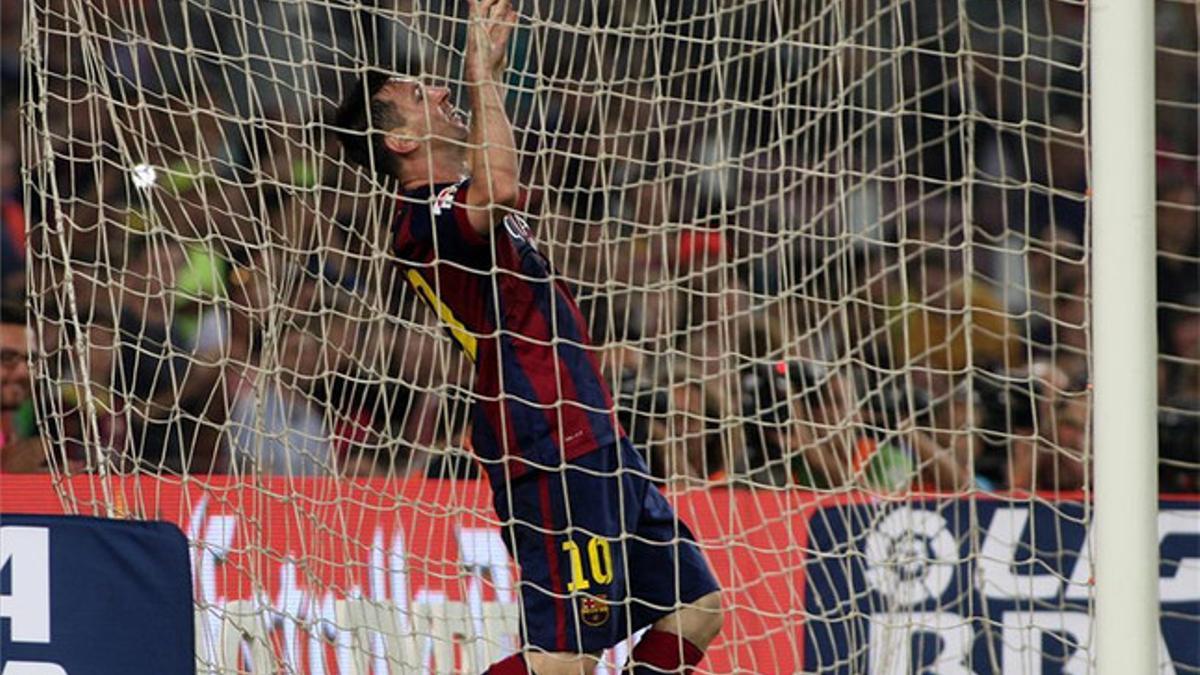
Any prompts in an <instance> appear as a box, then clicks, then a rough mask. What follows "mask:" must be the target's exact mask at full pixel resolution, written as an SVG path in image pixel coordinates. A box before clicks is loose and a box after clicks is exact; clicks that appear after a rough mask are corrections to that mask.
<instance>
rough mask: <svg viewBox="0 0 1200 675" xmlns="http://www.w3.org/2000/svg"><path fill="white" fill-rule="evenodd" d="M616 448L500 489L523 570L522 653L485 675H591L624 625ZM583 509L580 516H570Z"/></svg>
mask: <svg viewBox="0 0 1200 675" xmlns="http://www.w3.org/2000/svg"><path fill="white" fill-rule="evenodd" d="M606 453H607V455H610V456H611V455H614V454H615V453H614V451H613V449H612V448H606V449H601V450H598V451H597V452H596V453H594V454H595V455H596V456H594V457H588V458H587V459H586V460H583V463H582V464H574V463H572V464H570V465H567V466H566V467H563V469H562V470H561V471H558V472H549V471H544V472H536V473H534V474H531V475H529V476H526V477H523V478H521V479H518V480H517V481H515V482H511V483H508V484H506V485H497V486H495V490H496V494H495V495H494V503H495V507H496V513H497V515H498V516H500V518H501V519H502V520H503V521H506V525H505V527H504V539H505V545H506V547H507V548H508V550H509V553H510V554H511V555H512V556H513V558H514V559H515V560H516V562H517V565H518V566H519V567H520V570H521V579H520V586H519V588H520V594H521V623H522V634H523V635H522V637H523V642H524V649H523V651H522V653H521V654H520V655H516V656H513V657H510V658H509V659H506V660H504V661H501V662H500V663H497V664H495V665H494V666H492V668H490V669H489V670H488V671H487V673H488V675H523V673H536V675H559V674H562V675H566V674H568V673H569V674H570V675H578V674H580V673H583V674H585V675H590V673H592V671H593V670H594V669H595V667H596V664H597V663H598V662H599V656H600V653H601V651H603V650H604V649H605V648H607V647H610V646H612V645H614V644H616V643H617V642H620V640H621V637H622V634H623V628H624V626H625V625H626V621H625V618H624V611H623V607H622V605H621V604H620V601H621V599H623V598H624V596H625V576H624V568H625V565H624V558H623V556H622V552H621V550H620V548H619V546H617V545H614V542H616V541H619V537H620V533H621V532H622V529H623V527H624V526H623V525H622V523H621V521H620V515H619V513H620V508H619V497H618V495H619V491H618V489H617V488H616V487H615V485H616V482H617V480H618V479H617V478H615V477H613V476H605V475H604V474H605V472H606V471H611V468H606V467H613V466H615V464H616V462H615V460H609V461H607V462H605V461H604V457H605V454H606ZM573 506H579V507H580V508H572V507H573Z"/></svg>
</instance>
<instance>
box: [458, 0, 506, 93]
mask: <svg viewBox="0 0 1200 675" xmlns="http://www.w3.org/2000/svg"><path fill="white" fill-rule="evenodd" d="M468 1H469V2H470V3H471V14H470V21H471V23H470V25H469V26H468V27H467V55H466V76H467V81H468V82H483V81H485V80H488V79H490V78H494V79H499V77H498V76H499V75H500V74H501V73H503V72H504V68H505V65H506V63H505V61H506V59H507V55H508V38H509V36H510V35H512V29H513V26H515V25H516V23H517V12H516V10H515V9H513V8H512V6H511V5H510V4H509V0H468Z"/></svg>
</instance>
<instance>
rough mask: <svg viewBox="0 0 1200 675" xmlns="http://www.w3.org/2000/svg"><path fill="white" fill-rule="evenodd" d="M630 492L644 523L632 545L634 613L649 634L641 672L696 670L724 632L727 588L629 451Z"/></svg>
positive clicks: (634, 529) (637, 654) (640, 654)
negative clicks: (641, 475) (642, 476)
mask: <svg viewBox="0 0 1200 675" xmlns="http://www.w3.org/2000/svg"><path fill="white" fill-rule="evenodd" d="M622 458H623V460H624V461H625V463H626V465H627V466H628V467H629V468H630V474H629V476H630V477H629V479H628V480H627V481H626V485H627V488H626V490H627V492H629V493H630V496H631V497H634V498H636V500H637V502H636V507H635V508H634V507H631V508H629V509H628V510H630V511H636V513H637V520H636V522H635V523H634V524H633V525H632V526H631V527H630V530H631V534H633V535H634V536H633V537H631V538H630V539H629V540H628V544H627V546H626V556H627V558H628V564H629V596H630V603H631V605H630V614H631V620H632V625H633V628H634V629H635V630H636V629H638V628H641V627H644V626H650V629H649V630H647V631H646V632H645V633H643V634H642V637H641V639H640V640H639V641H638V644H637V645H636V646H635V647H634V649H633V653H631V654H630V663H631V664H633V666H634V668H633V672H634V674H635V675H651V674H661V673H676V672H683V673H690V672H692V670H693V669H694V668H695V667H696V665H697V664H699V663H700V661H701V660H702V659H703V658H704V652H705V651H706V650H707V649H708V646H709V644H711V643H712V641H713V639H715V638H716V636H717V634H718V633H720V631H721V626H722V624H723V623H724V608H723V606H722V603H721V593H720V586H719V585H718V584H717V580H716V577H715V576H714V575H713V573H712V569H711V568H710V567H709V565H708V560H706V559H705V557H704V553H703V552H702V551H701V550H700V547H699V545H697V544H696V541H695V537H694V536H693V535H692V532H691V530H690V529H689V528H688V526H687V525H686V524H684V523H683V522H682V521H681V520H679V518H678V517H677V516H676V515H675V512H674V510H673V509H672V508H671V505H670V504H669V503H668V502H667V500H666V498H665V497H663V495H662V493H660V492H659V491H658V489H657V488H656V487H655V486H653V485H650V484H649V483H648V481H646V480H643V479H639V478H638V474H639V473H642V472H644V471H645V465H644V463H643V462H642V461H641V456H640V455H638V454H637V451H636V450H635V449H633V447H632V446H627V447H626V451H625V452H624V453H623V456H622Z"/></svg>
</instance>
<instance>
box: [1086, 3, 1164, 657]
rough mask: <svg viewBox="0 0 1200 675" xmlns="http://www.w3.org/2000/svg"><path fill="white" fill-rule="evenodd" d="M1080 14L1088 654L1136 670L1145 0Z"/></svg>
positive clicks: (1151, 585) (1143, 640)
mask: <svg viewBox="0 0 1200 675" xmlns="http://www.w3.org/2000/svg"><path fill="white" fill-rule="evenodd" d="M1090 18H1091V23H1090V27H1091V59H1092V60H1091V100H1092V110H1091V121H1092V133H1091V138H1090V141H1091V153H1092V161H1091V167H1092V175H1091V184H1092V203H1093V205H1094V206H1093V214H1092V245H1093V267H1092V278H1093V280H1094V282H1093V283H1094V285H1093V302H1094V305H1093V315H1094V317H1095V328H1094V331H1093V346H1092V348H1093V356H1092V363H1093V368H1094V369H1095V376H1094V389H1093V396H1094V401H1093V406H1094V408H1093V411H1094V412H1093V414H1094V419H1095V448H1096V493H1095V505H1096V515H1095V519H1096V561H1095V567H1096V643H1095V644H1096V654H1097V656H1096V666H1097V672H1099V673H1101V674H1102V675H1103V674H1106V673H1111V674H1114V675H1115V674H1116V673H1130V672H1147V673H1148V672H1153V671H1154V670H1155V669H1156V668H1157V666H1158V661H1159V655H1158V645H1157V642H1158V641H1157V639H1156V638H1155V633H1156V632H1157V631H1158V622H1159V605H1158V602H1157V595H1158V594H1157V593H1156V589H1157V587H1158V566H1159V555H1158V548H1159V547H1158V542H1159V536H1158V528H1157V511H1158V489H1157V486H1158V476H1157V466H1158V453H1157V448H1158V434H1157V426H1158V424H1157V413H1156V410H1157V399H1158V394H1157V387H1156V377H1157V369H1156V368H1155V360H1156V352H1157V338H1156V322H1155V300H1156V285H1155V270H1156V266H1155V255H1154V254H1155V236H1154V235H1155V233H1156V230H1155V227H1154V186H1155V165H1154V100H1155V99H1154V86H1153V82H1152V80H1151V78H1149V77H1148V76H1147V73H1152V72H1154V6H1153V4H1151V3H1145V2H1096V3H1092V5H1091V7H1090ZM1130 448H1146V449H1147V450H1146V452H1133V453H1131V452H1129V449H1130Z"/></svg>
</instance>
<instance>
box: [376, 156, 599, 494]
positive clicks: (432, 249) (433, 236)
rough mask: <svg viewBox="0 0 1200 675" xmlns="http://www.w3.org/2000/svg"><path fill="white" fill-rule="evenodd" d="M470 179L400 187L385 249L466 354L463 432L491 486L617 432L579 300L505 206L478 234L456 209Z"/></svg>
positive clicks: (525, 226)
mask: <svg viewBox="0 0 1200 675" xmlns="http://www.w3.org/2000/svg"><path fill="white" fill-rule="evenodd" d="M470 189H471V184H470V179H469V178H468V179H463V180H462V181H460V182H458V183H454V184H443V185H431V186H426V187H422V188H418V189H415V190H412V191H409V192H406V193H405V194H404V195H403V196H402V198H401V200H400V204H399V208H398V212H397V215H396V220H395V225H394V231H393V235H394V239H393V250H394V252H395V254H396V255H397V257H399V258H400V260H401V262H402V263H403V265H404V267H405V274H406V276H407V278H408V281H409V283H410V284H411V285H412V286H413V288H414V289H415V290H416V291H417V294H418V295H419V296H420V297H421V298H422V299H423V300H424V301H425V302H426V303H427V304H428V305H429V306H430V308H432V310H433V312H434V314H435V315H436V316H437V317H438V320H439V322H440V323H441V324H442V326H443V327H444V328H445V329H446V331H447V332H448V333H449V335H450V337H451V338H452V339H453V341H454V342H455V343H456V344H457V345H458V347H459V348H460V349H462V351H463V353H464V354H465V355H466V356H467V358H469V359H471V361H473V362H474V364H475V392H474V394H475V396H474V398H475V401H474V406H473V410H472V417H471V419H472V436H471V442H472V445H473V446H474V450H475V453H476V455H477V456H478V457H479V458H480V459H481V460H482V461H483V464H484V467H485V470H486V471H487V473H488V476H489V478H490V479H491V480H492V482H493V484H495V483H497V482H499V481H502V480H506V479H512V478H517V477H519V476H521V475H524V474H526V473H528V472H529V471H530V470H532V469H539V468H554V467H558V466H560V465H561V464H562V462H564V461H567V460H572V459H575V458H577V457H580V456H583V455H585V454H587V453H588V452H591V451H592V450H595V449H597V448H600V447H604V446H606V445H609V444H612V443H615V442H616V441H617V440H618V439H619V437H620V436H621V435H622V434H623V432H621V430H620V426H619V424H618V423H617V421H616V416H615V413H614V409H613V402H612V394H611V393H610V391H609V387H608V384H607V383H606V382H605V380H604V377H603V376H602V375H601V372H600V365H599V360H598V358H597V356H598V355H597V353H596V350H595V348H594V347H592V345H591V340H590V338H589V336H588V331H587V326H586V324H585V322H584V318H583V314H582V313H581V312H580V311H579V306H578V305H577V304H576V303H575V299H574V297H573V296H572V294H571V291H570V289H569V288H568V287H567V285H566V284H565V283H564V282H563V281H562V280H561V279H559V278H556V276H555V275H554V274H552V272H551V266H550V262H549V260H548V259H547V258H546V257H545V256H544V255H542V253H541V252H539V251H538V250H537V248H536V247H535V242H534V239H533V234H532V231H531V229H530V227H529V224H528V223H527V222H526V221H525V219H524V218H523V217H521V216H520V215H518V214H515V213H511V214H509V215H506V216H505V217H504V219H503V221H502V222H501V223H497V224H496V225H495V226H494V227H493V228H492V230H491V233H490V236H489V235H481V234H479V233H478V232H476V231H475V230H474V229H473V228H472V227H471V224H470V222H469V221H468V219H467V210H466V207H465V199H466V195H467V192H468V191H469V190H470Z"/></svg>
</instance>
